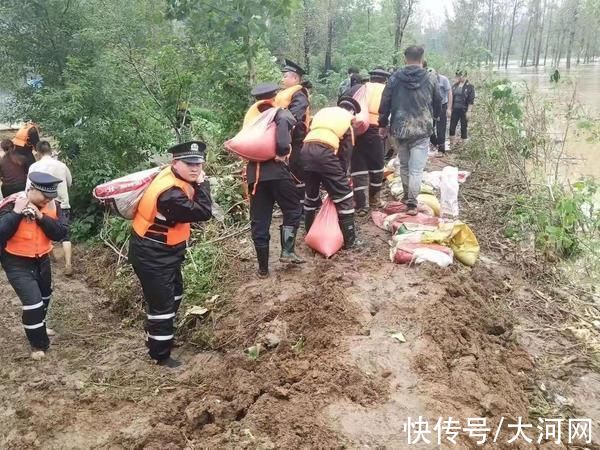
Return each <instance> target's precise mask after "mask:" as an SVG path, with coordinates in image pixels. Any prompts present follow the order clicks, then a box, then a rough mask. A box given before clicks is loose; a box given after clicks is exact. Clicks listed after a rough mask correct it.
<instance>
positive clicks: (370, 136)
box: [350, 68, 390, 216]
mask: <svg viewBox="0 0 600 450" xmlns="http://www.w3.org/2000/svg"><path fill="white" fill-rule="evenodd" d="M369 76H370V78H369V81H368V82H367V83H366V84H365V89H366V91H367V104H368V106H369V124H370V125H369V128H368V130H367V131H366V132H365V133H364V134H362V135H361V136H357V137H356V146H355V147H354V151H353V152H352V161H351V163H350V167H351V176H352V187H353V189H354V204H355V206H356V209H357V214H358V215H360V216H364V215H366V214H367V212H368V211H367V208H368V207H369V206H371V207H372V208H373V207H374V208H377V207H380V206H381V196H380V194H381V189H382V186H383V170H384V166H385V162H384V144H383V139H382V138H381V136H379V124H378V122H379V105H380V103H381V94H382V93H383V88H384V87H385V83H386V81H387V79H388V78H389V76H390V73H389V72H388V71H386V70H384V69H383V68H376V69H374V70H372V71H371V72H369ZM353 94H354V93H353ZM367 191H368V193H369V202H368V203H367Z"/></svg>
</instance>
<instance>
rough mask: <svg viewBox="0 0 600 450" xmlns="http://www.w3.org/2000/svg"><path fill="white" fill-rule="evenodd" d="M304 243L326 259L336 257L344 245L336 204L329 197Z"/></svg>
mask: <svg viewBox="0 0 600 450" xmlns="http://www.w3.org/2000/svg"><path fill="white" fill-rule="evenodd" d="M304 242H306V245H308V246H309V247H310V248H312V249H313V250H315V251H317V252H319V253H320V254H322V255H323V256H325V258H329V257H330V256H333V255H335V254H336V253H337V252H338V251H339V250H340V249H341V248H342V246H343V245H344V235H343V234H342V229H341V228H340V224H339V221H338V215H337V211H336V209H335V204H334V203H333V202H332V201H331V199H330V198H329V197H326V198H325V200H324V201H323V206H322V207H321V210H320V211H319V213H318V214H317V217H315V221H314V222H313V224H312V226H311V227H310V231H309V232H308V234H307V235H306V237H305V238H304Z"/></svg>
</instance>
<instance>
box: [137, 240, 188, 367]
mask: <svg viewBox="0 0 600 450" xmlns="http://www.w3.org/2000/svg"><path fill="white" fill-rule="evenodd" d="M138 251H139V249H136V248H135V247H134V246H131V247H130V261H131V263H132V266H133V270H134V271H135V274H136V275H137V277H138V278H139V280H140V283H141V284H142V290H143V292H144V300H145V303H146V327H145V328H146V337H147V346H148V353H149V355H150V357H151V358H152V359H155V360H157V361H161V360H164V359H167V358H168V357H169V356H171V347H172V345H173V337H174V333H175V326H174V320H175V315H176V314H177V311H178V310H179V306H180V304H181V301H182V298H183V276H182V274H181V264H182V263H183V258H181V259H180V260H178V261H177V262H175V263H173V264H166V265H164V266H160V267H159V266H158V265H157V264H156V262H155V261H148V262H146V261H145V260H144V258H140V257H138V255H135V254H134V255H131V253H134V252H138Z"/></svg>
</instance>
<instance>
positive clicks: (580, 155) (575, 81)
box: [498, 63, 600, 182]
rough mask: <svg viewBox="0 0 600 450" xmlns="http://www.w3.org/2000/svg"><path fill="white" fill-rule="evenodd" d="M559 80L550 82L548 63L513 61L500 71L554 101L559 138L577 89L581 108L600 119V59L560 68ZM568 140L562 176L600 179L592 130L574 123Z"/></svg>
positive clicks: (599, 159)
mask: <svg viewBox="0 0 600 450" xmlns="http://www.w3.org/2000/svg"><path fill="white" fill-rule="evenodd" d="M559 70H560V74H561V79H560V82H559V83H558V85H557V84H555V83H551V82H550V75H551V73H552V71H553V70H552V69H551V68H550V67H549V66H547V67H538V68H536V67H518V66H517V65H512V66H510V65H509V67H508V69H506V70H500V71H498V74H499V75H504V76H506V77H507V78H508V79H510V80H512V81H516V82H525V83H527V85H528V87H529V88H530V89H532V90H534V91H535V92H536V94H537V95H540V99H543V100H548V101H550V102H552V103H553V105H554V106H553V116H554V119H555V120H554V123H553V125H552V132H553V133H554V135H555V138H556V139H560V140H562V138H563V136H564V131H565V127H566V123H567V121H566V119H565V114H566V105H567V103H568V102H569V101H570V99H571V97H572V95H573V90H574V89H575V94H576V97H575V98H576V103H577V108H578V112H581V113H582V114H583V115H584V116H586V117H589V118H590V119H592V120H595V121H596V123H598V121H599V120H600V63H594V64H581V65H577V66H574V67H572V68H571V70H569V71H567V70H566V69H564V68H562V69H559ZM569 130H570V131H569V133H568V135H567V139H566V142H565V153H566V155H565V158H564V164H563V167H562V170H561V174H562V177H563V178H564V179H565V180H568V181H571V182H572V181H575V180H576V179H578V178H580V177H582V176H587V177H593V178H595V179H596V180H600V140H598V139H597V142H588V140H587V138H588V137H589V133H587V132H585V131H583V130H580V129H578V128H577V125H576V123H571V125H570V127H569Z"/></svg>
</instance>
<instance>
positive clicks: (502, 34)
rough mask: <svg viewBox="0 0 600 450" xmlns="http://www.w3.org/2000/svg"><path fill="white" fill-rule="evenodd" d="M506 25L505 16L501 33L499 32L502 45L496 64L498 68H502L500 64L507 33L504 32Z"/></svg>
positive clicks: (501, 25)
mask: <svg viewBox="0 0 600 450" xmlns="http://www.w3.org/2000/svg"><path fill="white" fill-rule="evenodd" d="M503 17H504V16H503ZM504 25H506V20H505V19H504V18H503V19H502V22H501V23H500V33H499V35H500V36H499V37H500V47H499V48H498V61H497V62H496V66H497V67H498V69H499V68H500V65H501V64H502V52H503V50H504V34H505V33H504Z"/></svg>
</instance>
